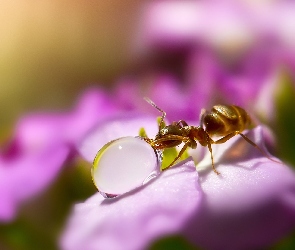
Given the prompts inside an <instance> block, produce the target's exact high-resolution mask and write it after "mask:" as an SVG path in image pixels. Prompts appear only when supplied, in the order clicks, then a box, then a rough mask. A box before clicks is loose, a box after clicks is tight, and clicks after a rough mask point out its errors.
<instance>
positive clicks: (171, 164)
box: [162, 141, 190, 171]
mask: <svg viewBox="0 0 295 250" xmlns="http://www.w3.org/2000/svg"><path fill="white" fill-rule="evenodd" d="M189 143H190V142H189V141H188V142H186V143H185V144H184V146H183V147H182V149H181V150H180V152H179V153H178V155H177V157H176V158H175V159H174V160H173V161H172V162H171V163H170V164H169V166H168V167H166V168H164V169H162V171H164V170H167V169H168V168H170V167H171V166H173V164H174V163H175V162H176V161H177V160H178V159H179V158H180V157H181V156H182V155H183V153H184V152H185V150H186V149H187V148H188V146H189Z"/></svg>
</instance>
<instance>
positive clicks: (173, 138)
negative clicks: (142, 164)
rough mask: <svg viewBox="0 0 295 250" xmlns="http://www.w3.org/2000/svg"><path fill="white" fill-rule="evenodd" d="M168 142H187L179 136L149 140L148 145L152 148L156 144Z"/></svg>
mask: <svg viewBox="0 0 295 250" xmlns="http://www.w3.org/2000/svg"><path fill="white" fill-rule="evenodd" d="M169 140H171V141H181V142H182V141H186V140H187V137H185V136H181V135H167V136H166V137H162V138H159V139H155V140H151V139H150V141H151V143H149V144H151V145H152V146H154V145H156V144H158V143H160V142H163V141H169ZM181 142H180V143H181ZM180 143H179V144H180Z"/></svg>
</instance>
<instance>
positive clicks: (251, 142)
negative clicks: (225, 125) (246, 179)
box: [239, 133, 281, 164]
mask: <svg viewBox="0 0 295 250" xmlns="http://www.w3.org/2000/svg"><path fill="white" fill-rule="evenodd" d="M239 135H240V136H242V137H243V138H244V139H245V141H247V142H248V143H250V144H251V145H252V146H253V147H255V148H257V149H258V150H259V151H260V152H261V153H262V154H263V155H264V156H265V157H266V158H267V159H269V160H271V161H273V162H276V163H280V164H281V162H279V161H276V160H274V159H272V158H270V157H269V156H268V155H267V154H266V153H265V152H264V151H263V150H262V149H261V148H260V147H259V146H258V145H257V144H256V143H254V142H253V141H251V140H250V139H249V138H248V137H247V136H245V135H244V134H242V133H239Z"/></svg>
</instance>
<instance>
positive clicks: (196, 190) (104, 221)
mask: <svg viewBox="0 0 295 250" xmlns="http://www.w3.org/2000/svg"><path fill="white" fill-rule="evenodd" d="M140 119H142V123H143V124H142V125H144V126H145V127H146V128H147V129H148V130H149V132H150V133H151V135H150V136H151V137H152V136H153V135H154V134H153V133H156V132H157V129H156V126H155V124H154V123H152V120H150V119H149V118H148V117H147V118H140ZM140 119H138V118H136V117H133V118H132V117H130V118H129V119H127V120H126V119H117V120H115V121H112V122H110V123H105V124H100V125H99V126H98V127H97V128H96V129H94V130H93V133H90V134H88V136H87V137H86V138H85V141H84V143H82V144H81V145H80V147H79V148H80V151H81V152H82V154H83V155H84V157H86V158H87V159H93V154H94V152H95V150H94V149H93V150H90V147H91V145H92V146H93V147H95V149H96V150H97V146H99V145H103V144H105V143H106V142H108V141H109V140H112V139H115V138H118V137H121V136H127V135H136V133H137V129H138V122H139V120H140ZM110 131H111V133H109V132H110ZM245 134H246V135H247V136H248V137H249V138H250V139H251V140H253V141H254V142H255V143H257V144H258V145H259V146H260V147H261V148H262V149H263V150H264V151H265V152H266V148H265V147H264V143H263V133H262V127H257V128H255V129H253V130H251V131H248V132H245ZM97 141H99V142H97ZM91 142H96V144H95V143H91ZM198 146H199V147H200V145H198ZM213 152H214V161H215V164H216V167H217V170H218V171H219V172H220V173H221V174H220V175H216V174H215V173H214V172H213V171H212V166H211V161H210V157H209V155H206V156H205V157H204V158H203V160H202V161H201V162H199V164H197V166H196V169H197V171H196V170H195V165H194V162H193V161H192V158H188V159H187V160H186V161H184V162H180V163H179V164H177V165H175V166H174V167H172V168H171V169H169V170H167V171H165V172H162V173H161V174H160V175H159V176H158V177H157V178H155V179H153V180H152V181H150V182H149V183H148V184H146V185H144V186H142V187H139V188H136V189H134V190H132V191H130V192H128V193H126V194H124V195H122V196H119V197H117V198H114V199H111V200H108V199H104V198H103V197H102V196H101V195H100V194H99V193H97V194H94V195H93V196H92V197H90V198H89V199H88V200H86V201H85V202H84V203H81V204H77V205H76V206H75V208H74V210H73V212H72V215H71V217H70V219H69V223H68V225H67V227H66V228H65V231H64V233H63V235H62V237H61V243H60V244H61V247H62V249H64V250H74V249H82V248H83V249H86V250H90V249H96V250H99V249H114V250H120V249H130V250H132V249H146V248H147V247H148V246H149V245H150V244H151V243H152V242H154V241H155V240H157V239H159V238H161V237H163V236H169V235H175V234H178V235H181V236H183V237H184V238H186V239H187V240H188V241H189V242H191V243H193V244H195V245H196V246H200V247H202V248H204V249H257V248H262V247H267V246H269V245H270V244H272V243H274V242H276V241H277V240H279V239H280V238H281V237H283V236H284V235H285V234H287V233H288V232H290V231H291V230H292V229H294V228H295V175H294V173H293V172H292V170H291V169H290V168H288V167H287V166H286V165H284V164H283V163H277V162H275V161H277V159H275V158H273V157H272V156H271V157H272V158H273V159H274V161H272V160H270V159H268V158H266V157H265V156H264V155H263V154H262V153H261V152H260V151H259V150H257V149H256V148H254V147H253V146H252V145H250V144H249V143H247V142H246V141H245V140H243V138H241V137H239V136H236V137H234V138H232V139H231V140H229V141H227V142H226V143H224V144H220V145H214V148H213ZM87 154H89V155H88V156H87ZM130 157H132V155H130ZM118 164H120V162H118ZM138 167H140V166H138ZM110 182H111V180H110Z"/></svg>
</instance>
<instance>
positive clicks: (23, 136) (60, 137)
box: [0, 89, 116, 221]
mask: <svg viewBox="0 0 295 250" xmlns="http://www.w3.org/2000/svg"><path fill="white" fill-rule="evenodd" d="M115 112H116V109H115V108H114V106H113V105H111V103H110V102H109V99H108V98H107V97H106V94H105V93H103V92H101V91H98V90H95V89H90V90H88V91H86V92H85V93H84V94H83V95H82V97H81V98H80V100H79V103H78V104H77V106H76V107H75V108H74V110H73V111H71V112H65V113H60V114H46V113H40V114H32V115H26V116H25V117H23V118H22V119H20V121H19V122H18V124H17V125H16V129H15V133H14V136H13V139H12V140H11V142H10V143H9V144H8V145H7V146H6V148H5V149H3V150H2V153H1V155H0V197H1V206H0V220H2V221H9V220H12V219H13V218H14V217H15V215H16V212H17V209H18V207H19V205H20V204H21V202H23V201H24V200H26V199H28V198H30V197H32V196H33V195H36V194H38V193H39V192H41V191H42V190H44V189H45V188H46V187H47V186H48V185H49V184H50V183H51V182H52V181H53V180H54V179H55V177H56V176H57V174H58V173H59V171H60V169H61V167H62V166H63V165H64V163H65V161H66V160H68V159H69V158H71V157H72V156H74V155H75V153H76V152H75V145H76V144H77V143H78V142H79V141H80V140H81V138H82V136H83V135H84V134H85V133H86V131H88V130H89V129H90V128H91V127H92V126H93V125H94V124H95V123H97V122H98V121H99V120H100V119H104V118H106V117H108V116H110V115H112V114H113V113H115Z"/></svg>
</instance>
